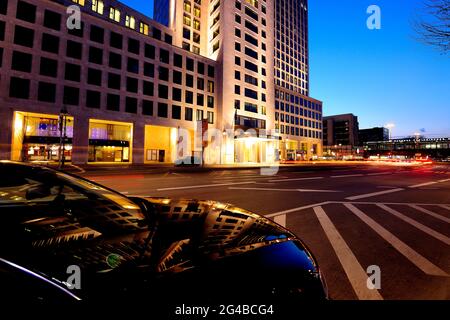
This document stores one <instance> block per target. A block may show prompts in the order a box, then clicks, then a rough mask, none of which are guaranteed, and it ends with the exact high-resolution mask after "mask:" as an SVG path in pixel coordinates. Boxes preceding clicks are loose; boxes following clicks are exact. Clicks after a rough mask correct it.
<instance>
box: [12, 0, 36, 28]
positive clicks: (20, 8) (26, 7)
mask: <svg viewBox="0 0 450 320" xmlns="http://www.w3.org/2000/svg"><path fill="white" fill-rule="evenodd" d="M16 18H17V19H20V20H23V21H27V22H31V23H35V22H36V6H35V5H32V4H30V3H28V2H25V1H20V0H19V2H17V12H16Z"/></svg>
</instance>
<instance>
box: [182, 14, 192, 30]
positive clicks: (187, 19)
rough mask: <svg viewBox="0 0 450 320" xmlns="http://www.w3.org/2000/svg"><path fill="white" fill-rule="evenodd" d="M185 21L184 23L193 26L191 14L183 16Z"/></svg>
mask: <svg viewBox="0 0 450 320" xmlns="http://www.w3.org/2000/svg"><path fill="white" fill-rule="evenodd" d="M183 23H184V25H185V26H189V27H190V26H191V17H190V16H188V15H187V14H185V15H184V16H183Z"/></svg>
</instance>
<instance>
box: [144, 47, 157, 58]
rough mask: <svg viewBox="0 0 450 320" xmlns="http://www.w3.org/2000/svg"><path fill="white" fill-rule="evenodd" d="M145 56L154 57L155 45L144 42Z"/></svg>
mask: <svg viewBox="0 0 450 320" xmlns="http://www.w3.org/2000/svg"><path fill="white" fill-rule="evenodd" d="M144 54H145V57H146V58H149V59H155V47H154V46H152V45H150V44H145V53H144Z"/></svg>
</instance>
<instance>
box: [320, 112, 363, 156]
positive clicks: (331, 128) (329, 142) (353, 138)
mask: <svg viewBox="0 0 450 320" xmlns="http://www.w3.org/2000/svg"><path fill="white" fill-rule="evenodd" d="M358 132H359V123H358V117H357V116H355V115H353V114H351V113H350V114H340V115H334V116H328V117H324V118H323V146H324V150H325V152H324V153H325V154H326V155H327V156H331V157H335V158H338V159H349V158H352V157H354V156H362V149H361V148H359V141H358Z"/></svg>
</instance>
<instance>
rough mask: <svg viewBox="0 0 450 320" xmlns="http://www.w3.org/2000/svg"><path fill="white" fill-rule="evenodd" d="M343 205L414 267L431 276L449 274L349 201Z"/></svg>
mask: <svg viewBox="0 0 450 320" xmlns="http://www.w3.org/2000/svg"><path fill="white" fill-rule="evenodd" d="M344 206H345V207H346V208H347V209H349V210H350V211H351V212H352V213H353V214H355V215H356V216H357V217H358V218H360V219H361V220H362V221H363V222H365V223H366V224H367V225H368V226H369V227H370V228H372V230H374V231H375V232H376V233H378V235H380V236H381V237H382V238H383V239H384V240H386V241H387V242H388V243H389V244H390V245H391V246H393V247H394V248H395V249H397V251H398V252H400V253H401V254H402V255H404V256H405V257H406V258H407V259H408V260H409V261H411V262H412V263H413V264H414V265H415V266H416V267H418V268H419V269H420V270H422V271H423V272H424V273H426V274H429V275H432V276H441V277H448V276H449V275H448V274H447V273H446V272H445V271H444V270H442V269H441V268H439V267H438V266H436V265H434V264H433V263H432V262H431V261H429V260H428V259H427V258H425V257H423V256H421V255H420V254H419V253H418V252H416V251H414V249H412V248H411V247H410V246H408V245H407V244H406V243H404V242H403V241H401V240H400V239H399V238H397V237H396V236H394V235H393V234H392V233H391V232H389V231H388V230H386V229H385V228H383V227H382V226H381V225H379V224H378V223H377V222H375V220H373V219H372V218H370V217H369V216H367V215H366V214H365V213H364V212H362V211H361V210H359V209H358V208H357V207H355V206H354V205H353V204H351V203H344Z"/></svg>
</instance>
